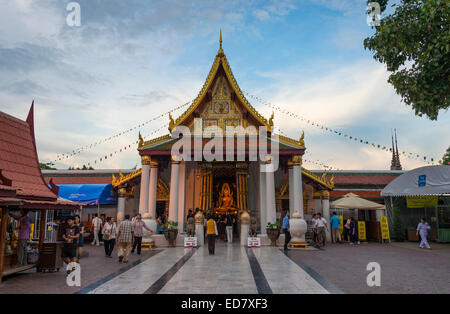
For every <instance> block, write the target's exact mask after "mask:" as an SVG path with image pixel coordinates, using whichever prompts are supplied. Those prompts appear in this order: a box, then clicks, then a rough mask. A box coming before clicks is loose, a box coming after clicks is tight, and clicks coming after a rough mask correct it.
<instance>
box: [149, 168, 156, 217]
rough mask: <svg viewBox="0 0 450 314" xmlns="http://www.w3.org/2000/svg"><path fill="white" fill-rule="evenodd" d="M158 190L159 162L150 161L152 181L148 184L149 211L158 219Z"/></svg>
mask: <svg viewBox="0 0 450 314" xmlns="http://www.w3.org/2000/svg"><path fill="white" fill-rule="evenodd" d="M157 190H158V162H157V161H155V160H152V161H151V162H150V183H149V185H148V213H149V214H150V216H151V217H152V218H153V219H156V194H157Z"/></svg>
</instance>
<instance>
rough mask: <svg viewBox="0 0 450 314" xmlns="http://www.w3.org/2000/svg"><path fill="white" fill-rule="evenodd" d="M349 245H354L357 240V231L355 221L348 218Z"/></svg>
mask: <svg viewBox="0 0 450 314" xmlns="http://www.w3.org/2000/svg"><path fill="white" fill-rule="evenodd" d="M349 232H350V241H351V242H350V245H354V244H355V243H356V241H357V240H358V237H357V229H356V221H355V219H354V218H353V217H350V229H349Z"/></svg>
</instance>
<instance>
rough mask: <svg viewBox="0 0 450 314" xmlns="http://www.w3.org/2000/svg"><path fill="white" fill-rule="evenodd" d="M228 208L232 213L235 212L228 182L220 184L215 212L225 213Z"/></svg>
mask: <svg viewBox="0 0 450 314" xmlns="http://www.w3.org/2000/svg"><path fill="white" fill-rule="evenodd" d="M228 210H230V211H231V213H232V214H236V212H237V208H236V207H235V206H234V199H233V191H232V190H231V188H230V185H229V184H228V183H224V184H223V185H222V190H221V191H220V192H219V200H218V201H217V206H216V208H215V212H216V213H218V214H226V213H227V212H228Z"/></svg>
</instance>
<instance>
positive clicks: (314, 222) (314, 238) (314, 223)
mask: <svg viewBox="0 0 450 314" xmlns="http://www.w3.org/2000/svg"><path fill="white" fill-rule="evenodd" d="M311 228H312V245H316V244H317V214H316V213H314V214H313V218H312V219H311Z"/></svg>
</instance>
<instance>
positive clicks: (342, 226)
mask: <svg viewBox="0 0 450 314" xmlns="http://www.w3.org/2000/svg"><path fill="white" fill-rule="evenodd" d="M338 217H339V220H340V221H341V222H340V223H339V232H340V233H341V234H342V233H343V232H344V224H343V221H344V216H342V215H338Z"/></svg>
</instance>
